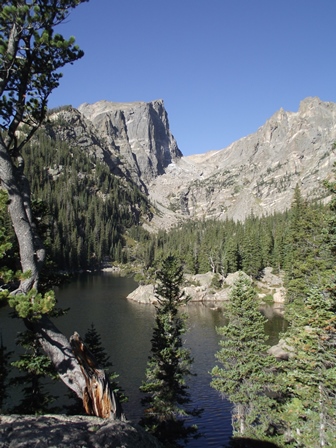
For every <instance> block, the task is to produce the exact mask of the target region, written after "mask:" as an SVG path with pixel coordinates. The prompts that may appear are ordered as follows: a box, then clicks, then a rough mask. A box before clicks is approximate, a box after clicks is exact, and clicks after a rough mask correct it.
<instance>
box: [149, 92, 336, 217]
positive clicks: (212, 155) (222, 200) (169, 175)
mask: <svg viewBox="0 0 336 448" xmlns="http://www.w3.org/2000/svg"><path fill="white" fill-rule="evenodd" d="M335 141H336V104H334V103H326V102H322V101H320V100H319V99H318V98H307V99H305V100H304V101H302V102H301V104H300V108H299V111H298V112H295V113H293V112H286V111H284V110H283V109H281V110H280V111H278V112H276V113H275V114H274V115H273V116H272V117H271V118H270V119H269V120H268V121H267V122H266V123H265V124H264V125H263V126H262V127H260V128H259V129H258V130H257V132H256V133H254V134H251V135H249V136H247V137H245V138H242V139H240V140H238V141H237V142H234V143H232V144H231V145H230V146H229V147H227V148H225V149H222V150H220V151H211V152H209V153H205V154H202V155H196V156H189V157H183V158H182V159H180V160H176V161H175V162H174V163H172V164H171V165H170V166H169V167H168V168H167V170H166V173H165V174H164V175H163V176H160V177H157V178H156V179H154V180H153V181H151V182H150V184H149V185H148V191H149V197H150V199H151V200H152V201H155V202H157V203H160V204H162V205H163V206H164V207H165V208H167V209H169V210H173V211H174V218H175V219H183V218H184V217H189V218H210V217H211V218H217V219H226V218H227V217H228V218H233V219H235V220H244V218H246V216H248V215H249V214H250V213H251V212H253V213H254V214H256V215H262V214H269V213H271V212H273V211H283V210H285V209H286V208H288V207H289V206H290V203H291V200H292V195H293V189H294V188H295V185H296V184H299V185H300V187H301V191H302V194H303V196H304V197H307V198H321V197H323V196H324V195H325V192H324V189H323V188H322V185H321V184H322V181H323V180H324V179H325V178H327V177H328V176H330V175H331V170H332V165H333V163H334V162H335V161H336V150H335V145H334V143H335ZM163 210H164V209H162V211H163ZM161 221H166V222H167V220H165V219H163V220H161ZM157 225H162V224H160V222H158V223H157Z"/></svg>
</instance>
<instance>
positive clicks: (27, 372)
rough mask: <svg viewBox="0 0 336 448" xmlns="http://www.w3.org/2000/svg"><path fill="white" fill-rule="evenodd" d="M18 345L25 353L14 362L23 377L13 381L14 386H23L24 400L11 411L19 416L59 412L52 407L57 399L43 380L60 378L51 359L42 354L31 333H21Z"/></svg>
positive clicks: (15, 378) (20, 376)
mask: <svg viewBox="0 0 336 448" xmlns="http://www.w3.org/2000/svg"><path fill="white" fill-rule="evenodd" d="M17 345H21V346H22V347H23V348H24V349H25V352H24V353H23V354H21V355H20V358H19V360H18V361H14V362H12V366H14V367H16V368H17V369H18V370H19V371H20V372H22V375H19V376H15V377H13V378H12V379H11V384H12V385H14V386H16V387H17V386H23V390H22V395H23V397H22V399H21V401H20V403H19V405H17V406H15V407H14V408H13V409H12V410H11V411H12V412H14V413H19V414H43V413H47V412H53V411H58V409H57V408H52V407H50V404H51V403H52V402H53V401H55V399H56V397H55V396H53V395H52V394H50V393H49V392H47V391H46V390H45V387H44V386H45V384H44V383H43V381H42V380H43V379H45V378H46V377H49V378H50V379H51V380H52V381H54V380H56V379H57V378H58V376H57V373H56V371H55V369H54V367H53V365H52V363H51V361H50V359H49V358H48V357H47V356H45V355H43V354H42V351H41V348H40V346H39V343H38V340H37V338H36V336H35V334H34V333H33V332H32V331H30V330H27V331H24V332H22V333H19V335H18V339H17Z"/></svg>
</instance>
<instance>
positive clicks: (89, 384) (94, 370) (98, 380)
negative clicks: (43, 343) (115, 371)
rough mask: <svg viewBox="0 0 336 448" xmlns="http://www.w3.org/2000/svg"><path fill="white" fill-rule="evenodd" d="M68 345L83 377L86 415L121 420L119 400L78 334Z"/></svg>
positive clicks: (72, 337)
mask: <svg viewBox="0 0 336 448" xmlns="http://www.w3.org/2000/svg"><path fill="white" fill-rule="evenodd" d="M70 344H71V346H72V348H73V352H74V354H75V356H76V358H77V360H78V362H79V364H80V366H81V369H82V372H83V374H84V377H85V382H86V386H85V389H84V394H83V405H84V409H85V411H86V413H87V414H89V415H96V416H98V417H102V418H113V419H116V418H117V419H121V418H123V415H122V411H121V406H120V403H119V400H118V398H117V397H116V396H115V394H114V392H113V390H112V389H111V385H110V382H109V379H108V377H107V376H106V373H105V371H104V370H103V369H99V367H98V365H97V362H96V360H95V358H94V356H93V355H92V353H91V352H90V351H89V350H88V348H87V347H85V345H84V343H83V341H82V339H81V338H80V336H79V334H78V333H76V332H75V333H74V334H73V335H72V336H71V338H70ZM123 419H124V418H123Z"/></svg>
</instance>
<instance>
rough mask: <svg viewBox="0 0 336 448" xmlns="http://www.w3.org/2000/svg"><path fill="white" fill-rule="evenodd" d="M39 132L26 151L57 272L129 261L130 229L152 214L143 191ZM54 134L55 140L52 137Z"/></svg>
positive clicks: (75, 149)
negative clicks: (126, 237) (127, 232)
mask: <svg viewBox="0 0 336 448" xmlns="http://www.w3.org/2000/svg"><path fill="white" fill-rule="evenodd" d="M56 125H57V122H55V123H53V124H52V125H51V124H50V123H49V125H48V128H49V132H47V131H46V128H45V129H40V130H39V131H38V133H37V134H36V136H35V138H34V139H33V140H32V141H31V142H30V144H29V145H27V146H26V148H25V159H26V174H27V177H28V179H29V181H30V184H31V190H32V198H33V204H34V207H35V208H34V210H35V214H36V217H37V219H38V226H39V230H40V233H41V231H42V232H43V233H44V241H45V244H46V246H47V247H48V250H49V254H50V258H51V259H52V260H53V262H54V263H56V265H57V267H58V268H61V269H65V270H70V271H76V270H79V269H87V268H94V267H96V266H99V265H100V264H101V263H102V262H103V261H104V260H109V261H116V262H118V263H123V262H126V261H127V252H126V251H124V250H123V247H124V245H125V241H124V236H123V235H124V233H125V230H126V229H127V228H129V227H131V226H133V225H137V224H139V222H140V220H141V217H142V216H144V215H146V216H147V215H149V214H150V209H149V205H148V202H147V200H146V199H145V197H144V196H143V195H142V194H141V193H140V191H139V190H138V188H137V187H136V186H135V185H132V184H131V183H127V182H123V181H122V180H121V179H120V178H118V177H117V176H115V175H113V174H111V172H110V169H109V167H108V166H107V164H105V163H104V161H100V160H98V159H96V158H95V157H94V155H90V154H88V153H87V152H86V151H85V150H83V148H80V147H79V146H78V145H76V144H75V143H74V144H72V145H71V144H69V143H67V142H64V141H62V140H61V139H59V138H57V134H56V133H52V132H51V131H50V127H51V126H56ZM52 135H53V136H52Z"/></svg>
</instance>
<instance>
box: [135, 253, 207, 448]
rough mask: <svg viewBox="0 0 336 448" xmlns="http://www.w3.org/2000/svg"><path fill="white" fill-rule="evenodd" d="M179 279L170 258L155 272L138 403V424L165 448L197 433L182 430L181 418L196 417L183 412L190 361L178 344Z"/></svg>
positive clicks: (181, 328)
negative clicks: (140, 409)
mask: <svg viewBox="0 0 336 448" xmlns="http://www.w3.org/2000/svg"><path fill="white" fill-rule="evenodd" d="M182 278H183V267H182V265H181V264H180V263H179V262H178V261H177V259H176V258H175V257H173V256H168V257H167V258H166V259H164V260H163V262H162V267H161V269H160V270H159V271H158V272H157V285H156V288H155V291H156V298H157V305H156V319H155V327H154V330H153V338H152V341H151V342H152V349H151V356H150V357H149V361H148V365H147V370H146V380H145V381H144V382H143V384H142V386H141V387H140V390H141V392H143V393H145V394H146V397H145V398H144V399H143V400H142V404H143V405H145V406H146V408H145V412H144V416H143V418H142V420H141V424H142V425H143V426H144V427H145V428H146V429H147V430H148V431H149V432H151V433H152V434H154V435H155V436H156V437H158V438H159V439H160V440H161V441H163V442H164V443H166V444H167V446H171V445H169V444H172V445H173V446H177V445H176V444H177V440H178V439H180V438H182V439H187V438H188V437H189V436H190V435H192V434H193V435H195V434H196V432H197V429H196V428H195V427H193V426H189V427H188V426H186V425H185V421H184V419H183V418H185V417H187V416H190V415H198V414H199V411H197V410H195V409H193V410H189V409H188V408H187V405H188V404H189V403H190V394H189V392H188V386H187V384H186V378H187V377H188V376H190V375H191V370H190V368H191V364H192V358H191V355H190V352H189V350H188V349H186V348H184V347H183V341H182V335H183V334H184V333H185V332H186V316H185V315H182V314H180V313H179V308H180V307H181V306H182V305H184V304H185V303H186V302H187V301H188V298H186V297H184V296H183V293H181V292H180V284H181V282H182Z"/></svg>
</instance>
